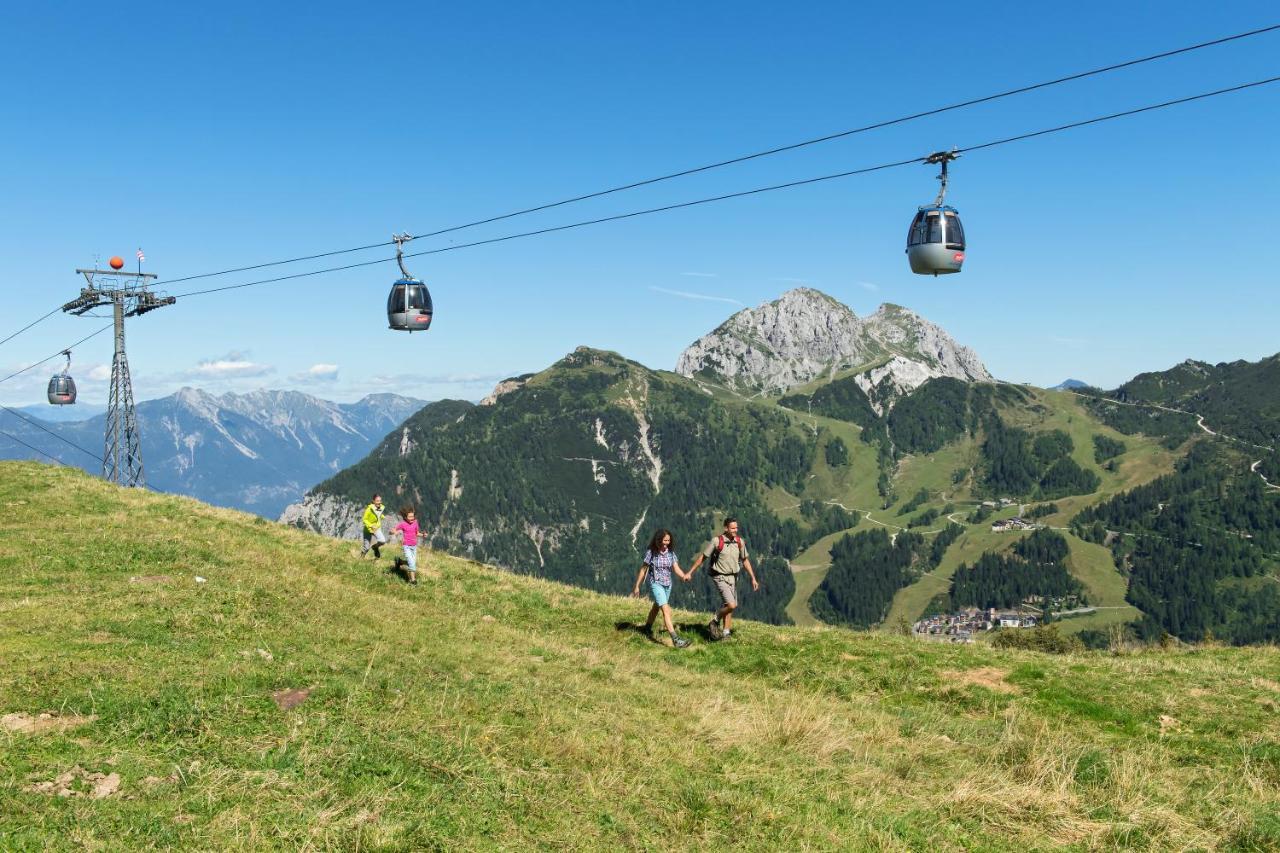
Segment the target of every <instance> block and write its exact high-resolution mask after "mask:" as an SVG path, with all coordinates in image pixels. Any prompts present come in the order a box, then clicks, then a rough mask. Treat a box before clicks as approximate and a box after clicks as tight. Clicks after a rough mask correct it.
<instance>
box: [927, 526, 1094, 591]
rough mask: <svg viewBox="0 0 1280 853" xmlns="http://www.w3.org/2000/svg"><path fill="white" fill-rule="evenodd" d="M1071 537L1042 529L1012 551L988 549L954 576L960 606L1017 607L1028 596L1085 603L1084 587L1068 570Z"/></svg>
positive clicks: (953, 583) (952, 588) (1022, 541)
mask: <svg viewBox="0 0 1280 853" xmlns="http://www.w3.org/2000/svg"><path fill="white" fill-rule="evenodd" d="M1066 559H1067V540H1066V539H1065V538H1063V536H1062V534H1061V533H1058V532H1057V531H1054V530H1047V529H1041V530H1037V531H1035V532H1034V533H1032V534H1031V535H1030V536H1027V537H1025V538H1024V539H1021V540H1019V541H1018V543H1017V544H1016V545H1014V546H1013V549H1012V552H1011V553H1008V554H998V553H993V552H990V551H989V552H987V553H985V554H983V555H982V556H981V557H979V558H978V560H977V562H975V563H974V564H973V565H972V566H970V565H962V566H960V568H958V569H957V570H956V573H955V575H954V576H953V577H952V579H951V604H952V605H954V606H956V607H968V606H973V607H979V608H982V609H987V608H990V607H998V608H1003V607H1015V606H1017V605H1019V604H1021V603H1022V602H1024V601H1028V600H1045V601H1053V600H1058V601H1063V600H1068V599H1071V600H1072V601H1073V603H1075V602H1079V603H1084V598H1083V593H1084V588H1083V587H1082V586H1081V584H1080V582H1079V581H1078V580H1076V579H1075V578H1074V577H1072V576H1071V573H1070V572H1069V571H1068V570H1067V565H1066Z"/></svg>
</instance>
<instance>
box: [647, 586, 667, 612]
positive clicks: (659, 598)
mask: <svg viewBox="0 0 1280 853" xmlns="http://www.w3.org/2000/svg"><path fill="white" fill-rule="evenodd" d="M649 595H650V596H651V597H652V598H653V603H654V604H656V605H658V606H659V607H663V606H665V605H666V603H667V602H668V601H670V600H671V587H669V586H663V585H662V584H660V583H655V582H652V581H651V582H650V583H649Z"/></svg>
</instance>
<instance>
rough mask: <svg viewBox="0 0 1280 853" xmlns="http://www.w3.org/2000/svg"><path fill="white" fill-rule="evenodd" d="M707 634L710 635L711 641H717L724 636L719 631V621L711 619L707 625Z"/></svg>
mask: <svg viewBox="0 0 1280 853" xmlns="http://www.w3.org/2000/svg"><path fill="white" fill-rule="evenodd" d="M707 633H708V634H710V635H711V639H713V640H718V639H720V638H721V637H723V636H724V634H723V633H721V631H720V622H719V620H716V619H712V620H711V621H710V622H708V623H707Z"/></svg>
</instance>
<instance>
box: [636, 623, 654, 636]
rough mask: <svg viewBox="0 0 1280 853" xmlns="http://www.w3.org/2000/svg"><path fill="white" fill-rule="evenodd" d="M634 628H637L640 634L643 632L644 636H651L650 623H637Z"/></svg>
mask: <svg viewBox="0 0 1280 853" xmlns="http://www.w3.org/2000/svg"><path fill="white" fill-rule="evenodd" d="M636 630H637V631H639V632H640V633H641V634H644V635H645V636H646V637H652V636H653V626H652V625H637V626H636Z"/></svg>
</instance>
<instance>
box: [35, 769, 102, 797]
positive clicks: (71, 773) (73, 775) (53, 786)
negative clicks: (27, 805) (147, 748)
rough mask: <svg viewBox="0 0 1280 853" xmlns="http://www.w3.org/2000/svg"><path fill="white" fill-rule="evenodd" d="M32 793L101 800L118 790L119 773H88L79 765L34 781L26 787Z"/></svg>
mask: <svg viewBox="0 0 1280 853" xmlns="http://www.w3.org/2000/svg"><path fill="white" fill-rule="evenodd" d="M27 790H28V791H30V792H32V793H33V794H47V795H49V796H56V797H63V798H67V797H89V798H90V799H94V800H101V799H103V798H105V797H110V796H112V795H114V794H117V793H119V791H120V774H119V773H90V772H89V771H87V770H85V769H84V768H83V767H81V766H80V765H78V764H77V765H76V766H75V767H72V768H71V769H70V770H68V771H66V772H65V773H61V774H59V775H58V776H57V777H56V778H54V779H49V780H47V781H45V782H35V783H33V784H31V785H29V786H28V787H27Z"/></svg>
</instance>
